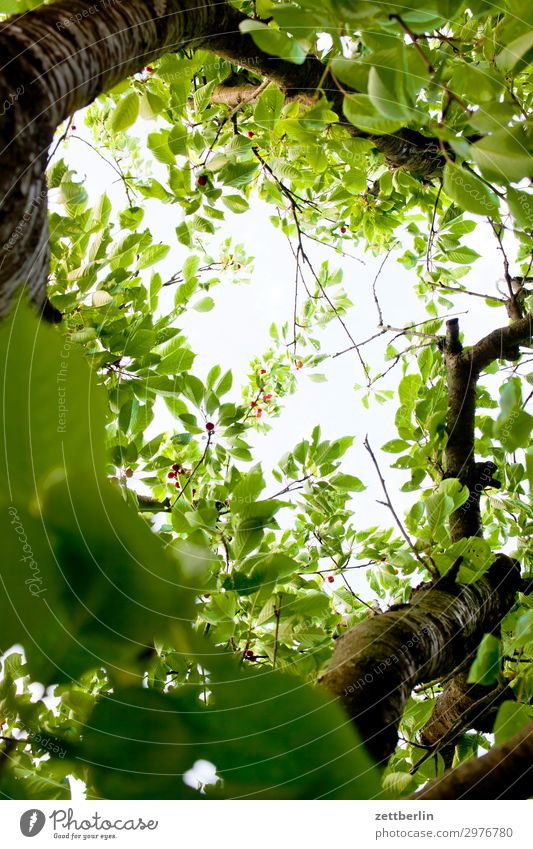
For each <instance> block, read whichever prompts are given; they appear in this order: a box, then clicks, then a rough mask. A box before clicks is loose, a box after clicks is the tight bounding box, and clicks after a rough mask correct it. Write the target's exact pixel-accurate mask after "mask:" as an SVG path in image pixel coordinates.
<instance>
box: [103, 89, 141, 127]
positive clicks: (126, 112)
mask: <svg viewBox="0 0 533 849" xmlns="http://www.w3.org/2000/svg"><path fill="white" fill-rule="evenodd" d="M138 115H139V96H138V94H137V92H135V91H130V93H129V94H127V95H126V97H123V98H122V100H119V102H118V104H117V106H116V107H115V109H114V111H113V113H112V115H111V120H110V126H111V130H112V132H113V133H115V134H116V133H122V132H124V130H127V129H128V127H131V126H132V124H134V123H135V121H136V120H137V116H138Z"/></svg>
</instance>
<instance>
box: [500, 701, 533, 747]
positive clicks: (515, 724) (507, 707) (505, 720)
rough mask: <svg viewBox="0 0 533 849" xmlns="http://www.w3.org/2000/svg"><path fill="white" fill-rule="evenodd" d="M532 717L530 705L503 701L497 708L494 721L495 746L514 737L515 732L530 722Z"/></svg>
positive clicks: (532, 712)
mask: <svg viewBox="0 0 533 849" xmlns="http://www.w3.org/2000/svg"><path fill="white" fill-rule="evenodd" d="M532 717H533V709H532V708H531V705H524V704H521V703H520V702H513V701H507V702H503V704H501V705H500V707H499V708H498V713H497V715H496V719H495V721H494V738H495V739H494V742H495V744H496V746H500V745H501V744H502V743H505V741H506V740H509V738H510V737H514V735H515V734H518V732H519V731H522V729H523V728H525V727H526V725H528V724H529V723H530V722H531V718H532Z"/></svg>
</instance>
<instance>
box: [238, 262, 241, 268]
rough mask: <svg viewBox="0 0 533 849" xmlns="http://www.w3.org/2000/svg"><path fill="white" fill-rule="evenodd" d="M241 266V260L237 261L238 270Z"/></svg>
mask: <svg viewBox="0 0 533 849" xmlns="http://www.w3.org/2000/svg"><path fill="white" fill-rule="evenodd" d="M240 267H241V264H240V262H238V263H237V270H239V268H240Z"/></svg>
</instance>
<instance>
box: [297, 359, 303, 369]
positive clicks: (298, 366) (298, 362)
mask: <svg viewBox="0 0 533 849" xmlns="http://www.w3.org/2000/svg"><path fill="white" fill-rule="evenodd" d="M296 368H303V363H302V361H301V360H297V361H296Z"/></svg>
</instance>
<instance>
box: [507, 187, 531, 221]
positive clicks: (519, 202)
mask: <svg viewBox="0 0 533 849" xmlns="http://www.w3.org/2000/svg"><path fill="white" fill-rule="evenodd" d="M507 205H508V207H509V210H510V212H511V215H512V216H513V218H514V219H515V221H516V222H517V224H518V225H519V227H521V228H522V230H531V229H532V228H533V197H532V196H531V194H528V193H527V192H523V191H519V190H518V189H514V188H513V187H512V186H509V187H508V189H507Z"/></svg>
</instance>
